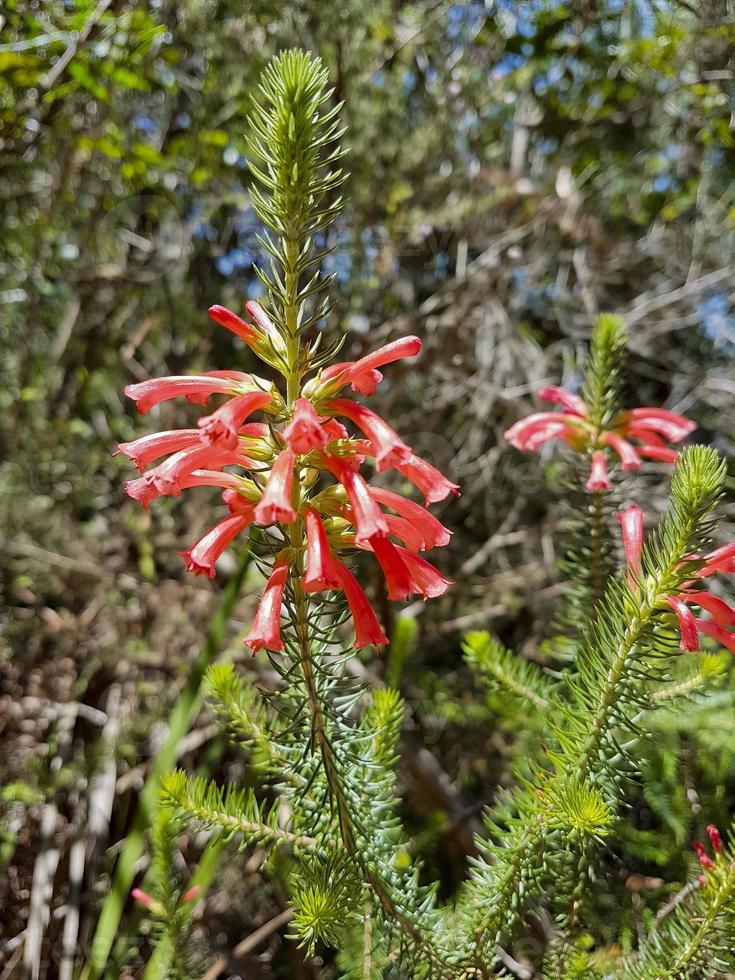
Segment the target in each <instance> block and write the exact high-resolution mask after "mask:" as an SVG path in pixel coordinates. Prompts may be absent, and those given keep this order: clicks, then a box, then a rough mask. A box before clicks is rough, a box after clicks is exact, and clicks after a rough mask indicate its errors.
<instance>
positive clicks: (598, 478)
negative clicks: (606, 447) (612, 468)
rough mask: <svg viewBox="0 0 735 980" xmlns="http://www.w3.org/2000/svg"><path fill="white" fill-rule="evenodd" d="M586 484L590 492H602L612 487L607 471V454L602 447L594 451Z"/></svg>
mask: <svg viewBox="0 0 735 980" xmlns="http://www.w3.org/2000/svg"><path fill="white" fill-rule="evenodd" d="M584 486H585V489H586V490H589V492H590V493H602V491H603V490H609V489H610V477H609V476H608V472H607V463H606V462H605V454H604V452H603V451H602V450H601V449H596V450H595V451H594V452H593V453H592V465H591V466H590V475H589V477H588V478H587V482H586V483H585V485H584Z"/></svg>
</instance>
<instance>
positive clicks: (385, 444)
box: [326, 398, 413, 473]
mask: <svg viewBox="0 0 735 980" xmlns="http://www.w3.org/2000/svg"><path fill="white" fill-rule="evenodd" d="M326 407H327V410H328V411H329V412H331V413H333V414H334V415H341V416H343V417H344V418H347V419H349V420H350V421H351V422H354V424H355V425H356V426H357V427H358V428H359V429H361V430H362V432H363V433H364V434H365V436H366V438H367V439H368V440H369V441H370V442H371V443H372V444H373V447H374V449H375V465H376V468H377V470H378V472H379V473H381V472H383V470H387V469H388V468H389V467H391V466H397V465H398V464H399V463H407V462H408V461H409V459H410V458H411V456H412V455H413V454H412V452H411V449H410V447H409V446H407V445H406V443H405V442H404V441H403V440H402V439H401V437H400V436H399V435H398V433H397V432H396V431H395V430H394V429H392V428H391V427H390V426H389V425H388V423H387V422H385V421H384V420H383V419H382V418H381V417H380V416H379V415H377V414H376V413H375V412H373V411H371V410H370V409H369V408H365V406H364V405H358V404H357V403H356V402H351V401H349V400H348V399H347V398H335V399H333V400H332V401H331V402H328V403H327V406H326Z"/></svg>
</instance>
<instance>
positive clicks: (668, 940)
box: [620, 831, 735, 980]
mask: <svg viewBox="0 0 735 980" xmlns="http://www.w3.org/2000/svg"><path fill="white" fill-rule="evenodd" d="M731 837H732V831H731ZM714 858H715V861H714V867H713V868H711V869H709V870H706V871H705V874H704V875H703V880H702V881H701V883H700V882H696V883H694V884H693V886H692V887H691V888H689V889H688V890H687V893H686V894H684V895H682V896H681V900H680V901H678V903H677V904H676V907H675V908H674V910H673V912H671V913H670V914H669V915H667V916H665V917H664V918H663V919H662V920H661V921H660V922H659V923H658V924H657V926H656V928H655V929H654V930H653V931H652V932H651V933H650V934H649V935H648V936H647V937H646V938H645V940H644V941H643V943H642V944H641V947H640V949H639V950H638V952H637V953H636V954H635V955H631V956H629V957H627V958H626V960H625V962H624V963H623V966H622V969H621V971H620V977H621V978H622V980H661V978H666V980H686V978H689V977H699V976H703V977H715V976H720V975H726V974H727V973H728V972H730V971H731V970H732V968H733V950H734V949H735V915H734V914H733V913H734V912H735V904H734V903H735V848H733V845H732V840H730V841H729V842H728V843H727V844H726V845H725V846H724V848H723V850H722V851H721V852H720V853H719V854H715V855H714Z"/></svg>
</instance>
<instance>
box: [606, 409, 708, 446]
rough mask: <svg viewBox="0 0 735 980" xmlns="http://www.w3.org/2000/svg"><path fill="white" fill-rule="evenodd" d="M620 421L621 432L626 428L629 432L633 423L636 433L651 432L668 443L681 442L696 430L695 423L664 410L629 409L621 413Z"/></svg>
mask: <svg viewBox="0 0 735 980" xmlns="http://www.w3.org/2000/svg"><path fill="white" fill-rule="evenodd" d="M621 421H622V427H621V428H622V430H625V429H626V428H627V429H628V431H629V430H630V424H631V423H633V425H634V426H636V429H637V431H638V432H640V431H642V429H649V430H653V432H656V433H658V434H659V435H662V436H663V437H664V439H668V441H669V442H681V440H682V439H686V437H687V436H688V435H689V434H690V433H692V432H694V430H695V429H696V428H697V424H696V422H692V420H691V419H688V418H686V417H685V416H684V415H678V414H677V413H676V412H670V411H668V409H665V408H631V409H629V411H627V412H623V413H622V417H621ZM624 434H625V433H624ZM632 434H633V433H631V435H632Z"/></svg>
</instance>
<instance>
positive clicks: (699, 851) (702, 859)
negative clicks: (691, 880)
mask: <svg viewBox="0 0 735 980" xmlns="http://www.w3.org/2000/svg"><path fill="white" fill-rule="evenodd" d="M692 847H693V848H694V852H695V854H696V855H697V857H698V858H699V863H700V864H701V865H702V867H703V868H707V870H708V871H709V869H710V868H714V866H715V862H714V861H713V860H712V858H711V857H710V856H709V854H708V853H707V852H706V851H705V849H704V845H703V844H700V842H699V841H698V840H695V841H694V843H693V844H692Z"/></svg>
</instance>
